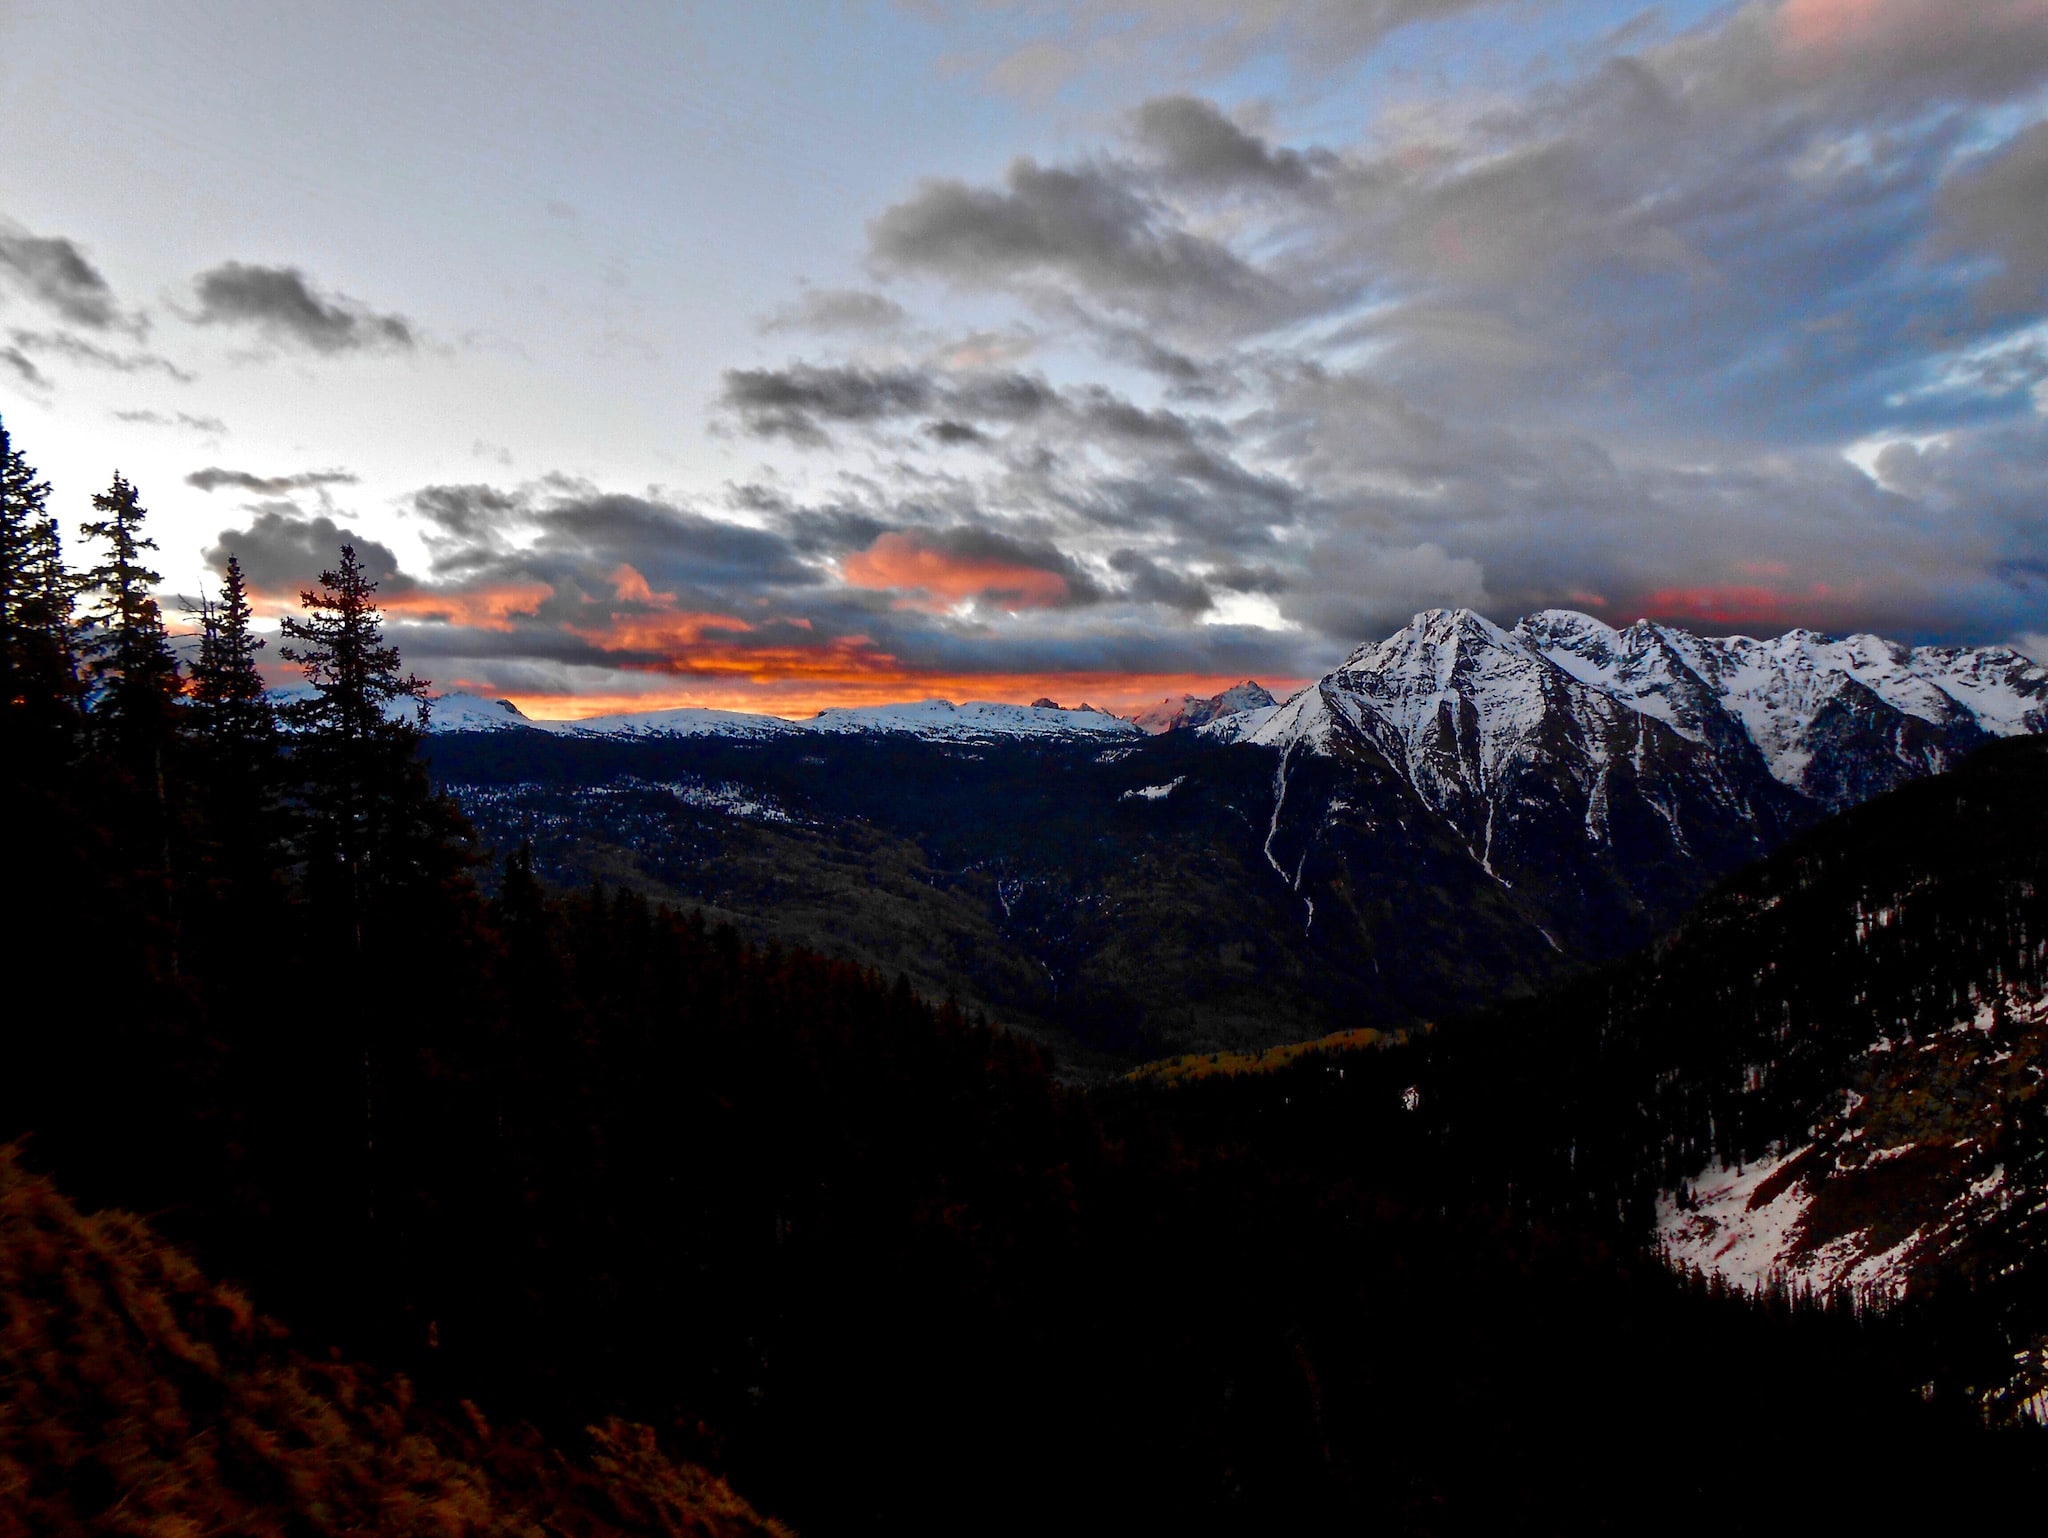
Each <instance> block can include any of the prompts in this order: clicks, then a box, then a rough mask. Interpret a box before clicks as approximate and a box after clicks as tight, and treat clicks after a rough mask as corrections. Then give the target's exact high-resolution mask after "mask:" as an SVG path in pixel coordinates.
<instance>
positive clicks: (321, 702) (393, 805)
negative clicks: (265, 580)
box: [279, 545, 433, 951]
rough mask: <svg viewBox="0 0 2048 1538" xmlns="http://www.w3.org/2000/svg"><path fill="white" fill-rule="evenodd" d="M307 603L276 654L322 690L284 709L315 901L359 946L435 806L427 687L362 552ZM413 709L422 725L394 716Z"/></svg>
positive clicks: (345, 554)
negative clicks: (425, 740)
mask: <svg viewBox="0 0 2048 1538" xmlns="http://www.w3.org/2000/svg"><path fill="white" fill-rule="evenodd" d="M299 601H300V605H301V607H302V608H303V609H304V610H305V614H304V617H303V618H298V617H293V616H289V615H287V616H286V618H285V621H284V633H285V637H286V640H287V641H288V642H289V643H290V644H288V645H286V646H284V647H282V648H281V649H280V652H279V655H281V656H282V657H284V659H285V660H286V661H288V662H295V663H297V664H298V665H299V667H300V668H301V669H302V670H303V671H304V672H305V675H306V681H307V682H308V683H310V684H311V685H312V686H313V692H312V693H311V694H310V695H308V696H306V697H305V698H303V699H298V700H294V701H292V702H290V703H289V704H287V705H286V706H285V707H284V709H283V711H282V715H283V717H284V721H285V724H286V725H287V726H288V727H290V728H292V729H293V732H294V743H293V755H294V758H295V760H296V761H297V764H298V766H299V769H300V777H301V780H302V782H303V785H304V790H305V797H306V811H307V813H308V816H309V820H310V821H309V830H308V848H307V850H306V854H307V857H308V870H307V879H308V883H309V885H310V886H311V887H312V888H313V889H314V895H315V896H316V897H319V898H326V899H328V900H330V901H332V902H335V903H336V904H338V905H339V906H340V907H341V909H342V910H343V913H344V915H345V922H346V923H347V924H348V926H349V929H350V932H351V934H352V937H353V942H354V944H355V946H356V948H357V950H358V951H360V950H361V948H362V944H363V921H364V917H365V912H366V908H367V906H368V905H369V904H370V902H371V900H372V899H373V897H374V896H375V895H376V894H377V892H378V891H379V890H380V889H383V888H388V887H390V886H392V885H393V884H397V883H402V882H403V881H404V880H405V877H406V875H407V874H408V869H407V867H408V866H409V865H410V864H412V859H411V856H414V855H416V854H417V851H418V840H417V835H418V834H419V833H420V832H421V831H422V830H421V828H420V823H421V821H422V817H423V814H424V813H425V812H426V810H427V804H428V803H430V802H431V801H432V799H433V798H432V795H431V792H430V791H429V790H428V788H427V785H426V781H425V778H424V775H423V774H422V773H421V772H420V768H419V764H418V759H417V751H418V747H419V742H420V737H421V724H420V723H423V722H424V720H425V716H426V711H427V685H426V681H425V680H424V679H420V678H415V677H413V676H412V675H411V674H409V673H405V672H403V671H401V668H402V663H401V661H400V658H399V655H398V648H397V647H396V646H393V645H390V644H389V643H387V642H386V641H385V640H384V628H383V620H384V617H383V613H382V611H381V610H380V609H379V608H378V606H377V584H376V583H374V582H372V581H371V580H370V579H369V578H368V576H367V575H366V574H365V573H364V571H363V567H362V563H361V561H359V560H358V559H357V557H356V552H355V547H354V546H353V545H344V546H342V548H341V561H340V563H339V564H338V565H337V566H336V567H335V568H334V569H333V570H331V571H323V572H322V573H321V574H320V586H319V588H318V589H317V590H307V591H303V592H301V593H300V595H299ZM405 702H410V703H412V704H415V705H416V706H417V707H418V714H419V722H415V721H413V720H408V719H406V718H405V716H404V714H402V713H399V714H394V713H393V712H392V711H391V710H390V709H389V707H391V706H394V705H400V704H401V703H405Z"/></svg>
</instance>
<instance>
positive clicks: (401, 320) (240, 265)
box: [192, 262, 419, 354]
mask: <svg viewBox="0 0 2048 1538" xmlns="http://www.w3.org/2000/svg"><path fill="white" fill-rule="evenodd" d="M192 287H193V292H194V294H195V295H196V296H197V299H198V305H199V307H198V309H197V311H196V312H195V313H194V315H193V317H192V318H193V320H194V321H195V322H196V323H197V324H199V325H202V326H210V325H223V326H246V327H249V328H251V329H253V330H255V331H257V332H259V333H260V334H262V335H263V336H265V337H268V338H269V339H270V340H271V341H273V342H278V343H283V344H285V345H289V346H297V347H304V348H307V349H309V350H311V351H313V352H317V353H328V354H333V353H344V352H374V351H384V350H396V351H405V350H409V349H411V348H413V347H414V346H416V345H417V344H418V340H419V339H418V337H417V335H416V334H415V333H414V330H413V326H412V323H411V322H410V321H408V320H407V319H406V318H405V317H404V316H402V315H379V314H377V313H375V312H374V311H372V310H369V309H367V308H365V307H364V306H363V305H360V304H358V303H357V302H356V301H355V300H353V299H349V298H347V297H345V296H343V295H339V294H334V295H324V294H322V293H320V292H319V291H318V290H316V289H315V288H314V287H313V285H312V284H311V283H310V282H308V281H307V278H306V275H305V274H304V273H303V272H301V271H300V270H299V269H298V268H296V267H259V266H255V265H252V264H250V263H246V262H223V263H221V264H220V265H219V266H218V267H214V268H210V269H209V270H207V271H205V272H202V273H201V274H199V276H198V277H196V278H194V279H193V280H192Z"/></svg>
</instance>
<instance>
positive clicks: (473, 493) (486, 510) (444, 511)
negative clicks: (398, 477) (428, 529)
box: [412, 485, 528, 541]
mask: <svg viewBox="0 0 2048 1538" xmlns="http://www.w3.org/2000/svg"><path fill="white" fill-rule="evenodd" d="M527 506H528V503H527V499H526V498H525V497H522V496H521V495H519V494H518V493H516V492H510V491H501V490H499V489H498V488H497V487H495V486H485V485H469V486H427V487H423V488H422V489H421V490H419V491H416V492H414V493H413V498H412V511H413V512H414V513H415V514H416V515H417V516H419V517H421V518H424V519H426V520H427V522H429V523H431V524H433V525H434V527H435V528H436V529H437V530H439V531H440V532H441V533H442V534H444V535H448V536H450V537H452V538H455V539H459V540H470V541H481V540H486V539H489V538H491V537H493V536H494V535H495V534H496V533H498V532H500V531H501V530H503V529H504V528H505V527H506V526H507V525H509V524H512V523H514V522H516V521H518V520H520V519H523V518H524V516H525V514H526V511H527Z"/></svg>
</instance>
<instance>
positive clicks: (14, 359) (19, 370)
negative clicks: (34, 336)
mask: <svg viewBox="0 0 2048 1538" xmlns="http://www.w3.org/2000/svg"><path fill="white" fill-rule="evenodd" d="M0 363H4V364H6V365H7V366H8V367H9V368H11V369H13V370H14V373H15V377H17V378H18V379H20V380H21V382H22V383H23V384H25V385H34V386H35V387H36V388H37V389H39V390H41V389H47V388H49V384H50V381H49V380H48V379H46V378H44V377H43V371H42V370H41V369H39V368H37V367H36V366H35V362H34V360H33V359H31V358H30V357H29V356H28V354H27V353H25V352H23V351H22V350H21V349H20V348H19V347H0Z"/></svg>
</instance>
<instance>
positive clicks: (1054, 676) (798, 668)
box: [456, 647, 1302, 721]
mask: <svg viewBox="0 0 2048 1538" xmlns="http://www.w3.org/2000/svg"><path fill="white" fill-rule="evenodd" d="M707 660H710V661H711V662H712V664H713V665H712V666H711V667H710V668H707V669H706V671H708V672H712V673H717V674H721V675H723V676H721V677H719V678H717V679H715V680H714V679H700V680H693V681H692V682H691V683H690V684H689V685H688V686H687V687H683V688H677V689H672V690H671V689H661V688H653V689H649V690H647V691H645V692H644V693H631V694H515V695H513V696H512V702H513V703H514V704H515V705H517V706H518V707H519V708H520V709H521V710H523V711H525V712H526V713H527V714H528V715H529V716H532V717H534V718H535V719H537V720H547V721H573V720H581V719H583V718H585V717H588V716H601V715H614V714H618V713H620V712H625V711H637V710H669V709H673V708H674V707H676V706H679V705H696V706H701V707H705V708H708V709H713V710H743V711H751V712H755V713H758V714H761V715H773V716H783V717H787V718H789V719H791V720H801V719H803V718H806V717H809V716H814V715H816V714H817V713H818V712H819V711H821V710H824V709H826V708H828V707H833V706H839V707H846V706H860V705H893V704H898V703H900V702H902V701H905V700H915V699H932V698H935V697H936V698H941V699H949V700H954V701H960V700H999V701H1006V702H1008V703H1010V704H1015V705H1022V704H1027V703H1029V702H1030V701H1032V700H1035V699H1041V698H1048V697H1049V698H1052V699H1056V700H1058V701H1059V702H1060V703H1061V704H1063V705H1066V706H1068V707H1069V708H1071V707H1073V706H1077V705H1079V704H1081V703H1082V702H1083V701H1086V702H1088V703H1090V704H1093V705H1095V706H1097V707H1099V708H1100V709H1103V710H1108V711H1110V712H1112V713H1114V714H1118V715H1128V714H1132V713H1134V712H1136V711H1138V710H1142V709H1143V708H1144V707H1145V706H1147V705H1151V704H1154V703H1156V702H1157V701H1159V700H1161V699H1163V698H1165V697H1167V696H1169V695H1181V694H1201V695H1210V694H1218V693H1221V692H1222V691H1223V690H1225V689H1227V688H1229V687H1230V686H1231V685H1232V684H1236V683H1239V682H1242V678H1241V676H1240V675H1236V674H1233V675H1230V676H1228V677H1225V676H1223V675H1220V674H1218V675H1211V674H1202V673H1029V674H1024V673H980V674H952V673H924V672H919V671H916V670H915V669H911V668H905V667H903V666H901V665H900V664H899V663H898V662H897V661H896V659H895V658H893V657H889V656H887V655H886V654H883V653H880V652H876V651H873V650H866V651H863V650H860V649H858V648H851V647H842V648H839V649H836V650H834V651H831V652H828V651H826V650H825V649H824V648H820V649H819V650H818V651H817V652H814V653H811V654H809V655H808V656H799V655H797V654H796V653H795V652H794V651H793V650H792V651H786V652H770V653H767V654H763V653H760V652H745V651H737V650H736V651H735V652H734V653H733V654H731V655H729V656H725V657H722V658H716V659H707ZM749 660H751V661H752V662H753V663H755V664H756V666H754V667H751V668H749V667H748V666H746V663H747V662H748V661H749ZM696 661H697V659H696V658H694V657H693V658H692V659H691V664H692V666H694V664H695V663H696ZM1264 682H1265V684H1266V686H1267V687H1268V688H1269V689H1271V690H1272V691H1273V692H1274V693H1275V694H1276V695H1283V696H1284V695H1285V694H1287V693H1288V692H1290V691H1291V690H1293V689H1296V688H1298V687H1300V685H1301V682H1302V680H1300V679H1289V678H1269V679H1266V680H1264ZM456 687H459V688H465V689H471V690H473V691H475V692H478V693H491V692H493V691H491V690H490V688H489V686H488V685H484V684H471V683H461V684H458V685H456Z"/></svg>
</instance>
